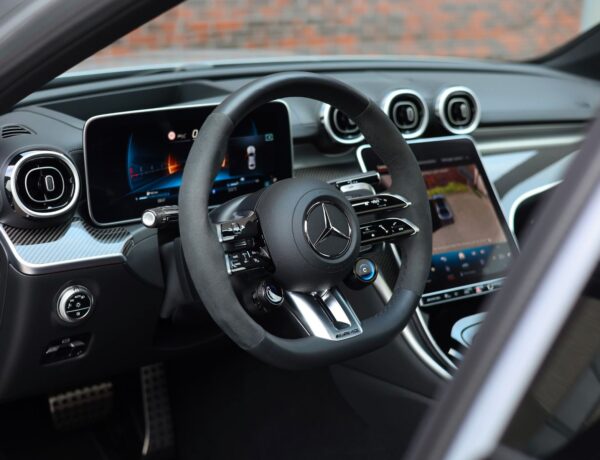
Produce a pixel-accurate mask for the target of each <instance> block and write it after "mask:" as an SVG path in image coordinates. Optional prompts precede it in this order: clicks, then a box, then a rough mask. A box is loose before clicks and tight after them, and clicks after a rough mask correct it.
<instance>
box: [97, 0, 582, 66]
mask: <svg viewBox="0 0 600 460" xmlns="http://www.w3.org/2000/svg"><path fill="white" fill-rule="evenodd" d="M582 1H583V0H320V1H312V0H296V1H293V0H213V1H207V0H188V1H187V2H185V3H183V4H182V5H180V6H178V7H177V8H175V9H173V10H171V11H169V12H167V13H165V14H163V15H162V16H160V17H159V18H157V19H155V20H154V21H152V22H150V23H148V24H146V25H145V26H143V27H141V28H139V29H138V30H136V31H134V32H132V33H131V34H129V35H127V36H126V37H123V38H122V39H121V40H119V41H118V42H116V43H115V44H114V45H112V46H110V47H108V48H106V49H105V50H103V51H102V52H100V53H99V54H98V55H97V56H96V58H95V59H96V60H99V59H102V58H107V57H109V58H110V57H114V56H124V55H129V54H131V53H132V52H138V51H142V52H148V51H150V52H154V51H156V50H159V49H165V48H169V49H186V50H189V49H193V50H196V52H197V53H198V56H199V57H200V58H201V57H203V55H205V56H206V57H207V58H214V57H220V56H228V55H231V56H237V55H242V56H246V57H251V56H253V55H256V54H257V53H260V50H263V49H270V50H278V52H280V53H281V52H283V53H301V54H315V53H317V54H326V53H332V54H340V53H343V54H364V53H367V54H387V53H394V54H404V55H411V54H414V55H422V54H427V55H439V56H473V57H492V58H493V57H497V58H503V57H508V58H510V59H523V58H528V57H532V56H536V55H539V54H541V53H544V52H546V51H548V50H550V49H552V48H554V47H555V46H557V45H559V44H561V43H563V42H565V41H566V40H568V39H570V38H572V37H574V36H575V35H577V34H578V33H579V29H580V14H581V7H582ZM215 50H224V51H220V52H215ZM240 50H242V51H241V52H240ZM248 50H250V51H248Z"/></svg>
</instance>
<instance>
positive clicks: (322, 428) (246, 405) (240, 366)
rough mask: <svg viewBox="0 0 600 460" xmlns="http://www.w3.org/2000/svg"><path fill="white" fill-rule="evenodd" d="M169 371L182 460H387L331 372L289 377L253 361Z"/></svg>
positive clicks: (237, 357) (239, 358)
mask: <svg viewBox="0 0 600 460" xmlns="http://www.w3.org/2000/svg"><path fill="white" fill-rule="evenodd" d="M201 362H202V361H200V360H199V361H198V365H194V364H193V363H191V362H190V361H189V360H188V361H185V362H184V361H182V362H176V363H173V364H172V365H171V366H170V368H169V381H170V383H171V385H170V386H171V392H172V395H171V398H172V402H173V407H174V414H175V430H176V436H177V446H178V452H179V458H180V459H181V460H188V459H189V460H191V459H251V460H254V459H257V460H259V459H260V460H263V459H292V460H293V459H314V460H331V459H338V458H344V459H357V460H358V459H388V458H391V457H390V456H389V455H388V453H387V452H386V451H385V449H384V448H383V442H382V441H381V439H379V437H378V436H377V434H376V433H373V432H372V431H371V430H370V428H369V427H368V426H367V425H366V424H365V423H364V422H363V421H362V420H361V419H360V418H359V417H358V416H357V415H356V414H355V413H354V411H353V410H352V409H351V408H350V406H348V404H347V403H346V402H345V401H344V400H343V399H342V397H341V396H340V395H339V394H338V392H337V389H336V387H335V385H334V383H333V381H332V380H331V378H330V376H329V372H328V371H327V370H318V371H307V372H288V371H283V370H280V369H275V368H273V367H270V366H267V365H264V364H262V363H260V362H258V361H256V360H254V359H252V358H250V357H249V356H248V355H246V354H243V353H241V352H234V353H233V354H232V356H231V357H229V356H227V357H223V356H221V359H219V360H214V362H212V363H209V364H208V365H207V364H205V363H204V362H202V365H200V363H201Z"/></svg>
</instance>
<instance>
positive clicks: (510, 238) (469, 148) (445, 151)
mask: <svg viewBox="0 0 600 460" xmlns="http://www.w3.org/2000/svg"><path fill="white" fill-rule="evenodd" d="M407 143H408V144H409V145H410V146H411V147H415V146H419V145H424V144H428V145H429V144H433V145H435V144H440V147H442V145H443V148H437V149H436V148H431V149H425V148H422V149H421V148H419V147H416V148H413V152H414V153H415V156H416V157H417V161H418V162H419V166H421V170H422V171H426V170H435V169H438V168H443V167H445V166H450V167H451V166H456V165H457V163H456V161H455V162H453V163H451V162H450V161H449V160H450V159H452V158H454V157H456V156H461V157H465V156H466V157H467V159H468V160H466V159H465V160H464V161H465V163H470V164H474V165H475V166H476V168H477V169H478V170H479V172H480V174H481V177H482V178H483V182H484V184H485V187H486V188H487V189H488V191H489V197H490V201H491V203H492V206H493V208H494V211H495V213H496V216H497V218H498V223H499V224H500V226H501V228H502V231H503V232H504V234H505V236H506V242H507V244H508V246H509V247H510V248H511V250H512V251H514V253H515V254H518V252H519V247H518V243H517V240H516V238H515V236H514V233H513V232H512V230H511V228H510V226H509V225H508V221H507V218H506V214H505V213H504V210H503V209H502V206H501V205H500V200H499V198H498V192H497V190H496V188H495V187H494V184H493V183H492V182H491V181H490V179H489V177H488V174H487V171H486V169H485V166H484V164H483V161H482V159H481V154H480V152H479V150H478V149H477V145H476V144H475V141H474V140H473V138H472V137H470V136H467V135H456V136H445V137H437V138H429V139H427V138H425V139H416V140H409V141H407ZM368 148H370V145H368V144H364V145H362V146H360V147H359V148H358V149H357V151H356V156H357V160H358V163H359V165H360V168H361V171H362V172H363V173H364V172H367V171H368V170H369V169H368V165H367V164H366V160H365V158H364V157H363V154H364V151H365V150H366V149H368ZM444 159H446V160H447V161H449V164H447V165H444V164H440V163H439V162H440V161H442V160H444ZM432 162H436V163H435V164H432ZM504 278H505V275H503V274H500V275H491V276H490V277H484V278H483V279H481V280H480V281H476V282H474V283H471V282H469V283H465V284H458V285H454V286H451V287H448V288H445V289H438V290H435V291H431V292H426V293H424V294H423V297H424V298H425V297H427V298H428V297H434V296H439V295H443V294H445V293H452V292H457V291H460V290H464V289H466V288H471V287H473V286H476V285H485V284H493V283H495V282H500V284H501V281H502V280H503V279H504ZM490 292H493V290H489V291H488V290H485V291H483V292H480V293H473V294H468V295H464V296H462V295H461V296H459V297H452V298H442V299H441V300H440V301H439V302H438V301H436V302H431V303H428V304H425V303H422V304H421V306H422V307H424V306H431V305H437V304H441V303H446V302H451V301H454V300H460V299H463V298H466V297H475V296H478V295H484V294H488V293H490Z"/></svg>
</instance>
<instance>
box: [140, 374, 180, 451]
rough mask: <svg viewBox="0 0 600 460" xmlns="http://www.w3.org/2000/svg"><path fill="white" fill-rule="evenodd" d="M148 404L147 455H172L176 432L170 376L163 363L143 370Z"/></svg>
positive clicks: (145, 420)
mask: <svg viewBox="0 0 600 460" xmlns="http://www.w3.org/2000/svg"><path fill="white" fill-rule="evenodd" d="M140 378H141V384H142V401H143V405H144V422H145V423H144V424H145V430H144V444H143V446H142V456H143V457H144V458H161V459H162V458H171V457H172V456H174V453H175V432H174V430H173V417H172V414H171V403H170V402H169V392H168V388H167V375H166V372H165V367H164V365H163V364H162V363H157V364H152V365H149V366H144V367H142V368H141V369H140Z"/></svg>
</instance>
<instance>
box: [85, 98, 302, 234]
mask: <svg viewBox="0 0 600 460" xmlns="http://www.w3.org/2000/svg"><path fill="white" fill-rule="evenodd" d="M213 109H214V106H202V107H185V108H174V109H163V110H150V111H141V112H130V113H123V114H115V115H106V116H99V117H96V118H92V119H91V120H90V121H88V123H87V124H86V127H85V134H84V149H85V161H86V172H87V181H88V201H89V203H88V205H89V210H90V215H91V217H92V219H93V220H94V221H95V222H96V223H97V224H99V225H109V224H115V223H125V222H134V221H137V220H139V219H140V217H141V215H142V213H143V212H144V211H145V210H146V209H148V208H152V207H156V206H164V205H171V204H177V199H178V194H179V188H180V186H181V180H182V176H183V168H184V166H185V163H186V160H187V156H188V154H189V151H190V148H191V146H192V143H193V142H194V140H195V139H196V138H197V136H198V134H199V131H200V127H201V126H202V123H203V122H204V120H206V118H207V117H208V115H209V114H210V112H211V111H212V110H213ZM291 162H292V152H291V135H290V124H289V115H288V111H287V107H286V106H285V104H283V103H281V102H271V103H269V104H266V105H264V106H262V107H259V108H258V109H256V110H255V111H254V112H252V113H251V114H250V115H249V116H248V117H246V119H245V120H243V121H242V122H241V123H240V124H239V125H238V126H237V127H236V129H235V131H234V132H233V134H232V135H231V137H230V139H229V143H228V146H227V150H226V152H225V158H224V159H223V163H222V164H221V169H220V171H219V172H218V174H217V176H216V177H215V181H214V184H213V187H212V190H211V199H210V203H209V204H210V205H218V204H221V203H223V202H225V201H227V200H229V199H231V198H234V197H236V196H239V195H242V194H246V193H251V192H254V191H256V190H259V189H261V188H263V187H266V186H268V185H270V184H272V183H273V182H276V181H278V180H281V179H285V178H288V177H291V174H292V163H291ZM207 167H208V164H207Z"/></svg>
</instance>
